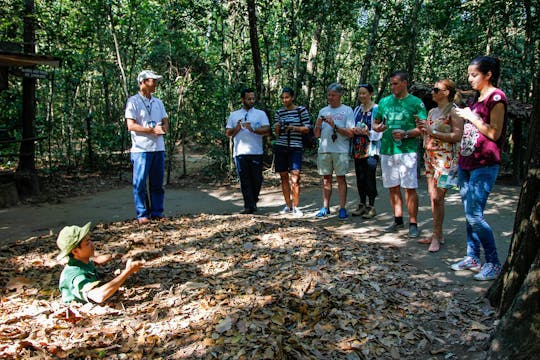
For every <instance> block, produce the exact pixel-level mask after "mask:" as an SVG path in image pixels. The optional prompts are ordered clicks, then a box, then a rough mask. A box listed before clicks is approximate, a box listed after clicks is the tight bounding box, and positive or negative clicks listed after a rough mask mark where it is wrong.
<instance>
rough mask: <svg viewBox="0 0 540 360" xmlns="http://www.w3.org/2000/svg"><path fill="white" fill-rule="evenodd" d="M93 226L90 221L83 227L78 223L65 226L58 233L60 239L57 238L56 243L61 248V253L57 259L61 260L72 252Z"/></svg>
mask: <svg viewBox="0 0 540 360" xmlns="http://www.w3.org/2000/svg"><path fill="white" fill-rule="evenodd" d="M91 226H92V223H91V222H89V223H87V224H86V225H84V226H83V227H79V226H76V225H73V226H66V227H64V228H63V229H62V230H61V231H60V233H59V234H58V239H56V245H58V248H59V249H60V254H59V255H58V256H57V257H56V259H57V260H61V259H63V258H64V257H66V256H68V255H69V254H71V250H73V249H75V248H76V247H77V246H79V243H80V242H81V241H82V239H84V237H85V236H86V235H88V232H89V231H90V227H91Z"/></svg>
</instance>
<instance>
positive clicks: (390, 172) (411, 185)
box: [381, 153, 418, 189]
mask: <svg viewBox="0 0 540 360" xmlns="http://www.w3.org/2000/svg"><path fill="white" fill-rule="evenodd" d="M417 166H418V160H417V156H416V153H405V154H395V155H381V170H382V179H383V186H384V187H385V188H391V187H395V186H398V185H399V186H401V187H402V188H404V189H416V188H418V169H417Z"/></svg>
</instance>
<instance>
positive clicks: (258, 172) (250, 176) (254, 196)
mask: <svg viewBox="0 0 540 360" xmlns="http://www.w3.org/2000/svg"><path fill="white" fill-rule="evenodd" d="M234 163H235V165H236V172H237V174H238V178H239V179H240V188H241V189H242V196H243V197H244V209H246V210H252V211H255V210H256V209H257V201H259V193H260V192H261V186H262V182H263V176H262V170H263V160H262V155H238V156H235V157H234Z"/></svg>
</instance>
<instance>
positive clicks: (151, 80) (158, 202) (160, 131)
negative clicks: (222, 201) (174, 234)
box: [125, 70, 169, 225]
mask: <svg viewBox="0 0 540 360" xmlns="http://www.w3.org/2000/svg"><path fill="white" fill-rule="evenodd" d="M161 78H162V76H161V75H157V74H156V73H154V72H153V71H151V70H144V71H141V73H140V74H139V76H137V82H138V84H139V93H137V94H136V95H133V96H131V97H130V98H129V99H128V101H127V104H126V111H125V117H126V123H127V128H128V130H129V131H130V132H131V163H132V164H133V198H134V199H135V211H136V213H137V221H138V222H139V224H141V225H144V224H148V223H149V222H150V219H151V218H155V219H160V218H162V217H163V208H164V200H165V190H164V188H163V178H164V174H165V141H164V139H163V135H164V134H165V133H166V132H167V129H168V126H169V124H168V122H167V112H166V111H165V107H164V106H163V102H161V100H159V99H158V98H156V97H154V96H152V93H153V92H154V91H155V90H156V87H157V84H158V82H159V80H161ZM147 180H148V189H149V192H150V196H148V195H147V191H146V186H147V185H146V183H147Z"/></svg>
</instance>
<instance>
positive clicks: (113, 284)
mask: <svg viewBox="0 0 540 360" xmlns="http://www.w3.org/2000/svg"><path fill="white" fill-rule="evenodd" d="M142 265H143V263H142V262H141V261H131V259H129V260H128V261H127V263H126V268H125V269H124V270H122V272H121V273H120V275H118V276H117V277H115V278H114V279H112V280H111V281H109V282H108V283H106V284H103V285H101V286H100V287H98V288H95V289H92V290H90V291H88V294H87V296H88V299H90V300H92V301H93V302H95V303H98V304H101V303H102V302H103V301H105V300H107V299H108V298H110V297H111V296H112V295H113V294H114V293H115V292H116V291H117V290H118V289H119V288H120V286H122V284H123V283H124V282H125V281H126V280H127V278H128V277H129V276H130V275H131V274H133V273H135V272H137V271H139V269H140V268H141V266H142Z"/></svg>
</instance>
